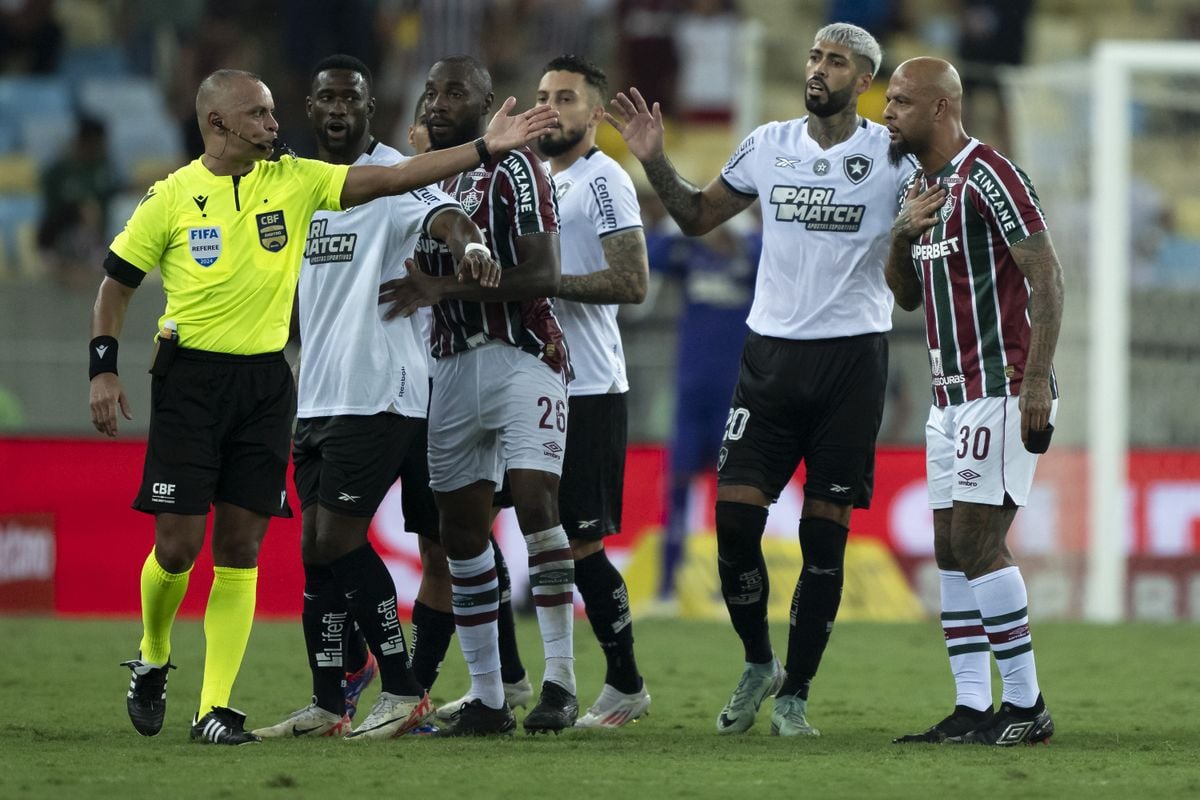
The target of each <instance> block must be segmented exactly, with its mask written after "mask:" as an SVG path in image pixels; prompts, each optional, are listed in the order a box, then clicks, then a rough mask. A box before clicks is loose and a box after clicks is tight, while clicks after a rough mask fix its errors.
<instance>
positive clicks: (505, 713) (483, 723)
mask: <svg viewBox="0 0 1200 800" xmlns="http://www.w3.org/2000/svg"><path fill="white" fill-rule="evenodd" d="M516 728H517V718H516V717H514V716H513V713H512V709H511V708H509V707H508V703H505V704H504V705H502V706H501V707H500V708H489V707H488V706H485V705H484V704H483V701H482V700H480V699H479V698H475V699H474V700H471V701H469V702H467V703H464V704H463V705H462V707H461V708H460V709H459V711H458V713H457V714H456V715H455V716H454V719H453V720H451V721H450V724H449V725H448V726H446V727H445V728H441V729H439V730H438V731H436V732H434V733H432V734H430V735H432V736H435V737H453V736H508V735H511V734H512V732H513V731H514V730H516Z"/></svg>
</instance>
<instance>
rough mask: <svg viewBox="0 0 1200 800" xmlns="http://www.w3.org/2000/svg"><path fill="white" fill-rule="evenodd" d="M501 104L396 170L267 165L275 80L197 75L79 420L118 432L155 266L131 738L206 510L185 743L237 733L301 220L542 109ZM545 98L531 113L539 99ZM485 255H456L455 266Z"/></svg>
mask: <svg viewBox="0 0 1200 800" xmlns="http://www.w3.org/2000/svg"><path fill="white" fill-rule="evenodd" d="M514 103H515V100H514V99H513V98H509V101H508V102H507V103H506V104H505V106H504V107H503V108H502V109H501V112H500V113H499V114H497V115H496V117H495V118H494V119H493V120H492V124H491V125H490V126H489V128H488V130H487V132H486V133H485V134H484V136H483V137H482V138H480V139H477V140H476V141H475V142H473V143H470V144H466V145H463V146H461V147H456V148H452V149H448V150H439V151H437V152H435V153H430V154H427V155H421V156H417V157H416V158H413V159H410V160H407V161H405V162H403V163H402V164H399V165H397V166H394V167H379V166H357V167H347V166H345V165H335V164H327V163H324V162H321V161H315V160H310V159H303V158H295V157H294V156H291V155H285V156H283V157H282V158H280V159H279V160H278V161H268V160H267V159H268V158H269V157H270V156H271V155H272V153H273V151H274V149H275V141H276V138H277V133H278V124H277V123H276V121H275V117H274V114H273V112H274V108H275V106H274V102H273V101H272V99H271V91H270V90H269V89H268V88H267V86H266V85H265V84H264V83H263V82H262V80H261V79H260V78H259V77H258V76H256V75H253V74H251V73H248V72H242V71H239V70H219V71H217V72H214V73H213V74H212V75H209V76H208V77H207V78H205V79H204V81H203V82H202V83H201V84H200V88H199V91H198V92H197V94H196V118H197V121H198V122H199V124H200V131H201V134H202V135H203V138H204V154H203V155H202V156H201V157H200V158H199V159H197V160H195V161H193V162H192V163H190V164H188V165H187V166H185V167H183V168H181V169H179V170H177V171H175V172H173V173H172V174H171V175H169V176H167V177H166V178H165V179H164V180H162V181H159V182H158V183H156V184H155V185H154V186H152V187H151V188H150V191H149V192H148V193H147V194H146V196H145V197H144V198H143V199H142V202H141V203H140V204H139V205H138V207H137V209H136V210H135V211H134V213H133V216H132V217H131V218H130V219H129V222H128V223H127V225H126V227H125V230H124V231H122V232H121V233H120V234H119V235H118V236H117V237H116V239H115V240H114V241H113V243H112V247H111V249H110V251H109V254H108V257H107V259H106V260H105V263H104V269H105V272H106V273H107V276H106V277H105V278H104V280H103V282H102V283H101V284H100V291H99V294H98V296H97V298H96V305H95V309H94V312H93V316H92V336H93V338H92V341H91V343H90V345H89V348H88V349H89V351H90V368H89V375H90V378H91V391H90V395H91V397H90V402H91V414H92V424H93V425H95V426H96V429H97V430H99V431H100V432H101V433H104V434H106V435H108V436H116V434H117V411H118V409H119V410H120V413H121V414H122V415H123V416H124V417H125V418H126V419H132V416H131V413H130V408H129V401H128V400H127V399H126V397H125V393H124V390H123V389H122V387H121V381H120V379H119V378H118V377H117V337H118V336H119V335H120V333H121V327H122V323H123V322H124V318H125V310H126V308H128V306H129V300H130V298H131V297H132V295H133V292H134V290H135V289H136V288H137V287H138V285H140V284H141V281H142V279H143V278H144V277H145V275H146V273H148V272H149V271H150V270H152V269H154V267H155V266H159V267H160V268H161V269H162V278H163V288H164V289H165V291H166V295H167V308H166V311H165V313H164V314H163V316H162V318H161V319H160V320H159V330H160V333H159V346H158V350H157V353H156V357H155V363H154V367H153V369H152V370H151V373H152V374H153V375H154V377H153V378H152V384H151V406H152V408H151V413H150V434H149V442H148V444H147V450H146V462H145V467H144V471H143V475H142V485H141V489H140V490H139V492H138V495H137V499H136V500H135V501H134V503H133V507H134V508H136V509H138V510H140V511H145V512H147V513H150V514H154V515H155V516H154V520H155V521H154V549H153V550H151V552H150V555H149V556H148V557H147V558H146V561H145V565H144V566H143V567H142V576H141V596H142V624H143V634H142V640H141V645H140V652H139V654H138V658H137V659H134V660H131V661H127V662H125V664H124V665H123V666H128V667H129V668H130V669H131V670H132V673H133V675H132V678H131V680H130V685H129V693H128V697H127V706H128V710H129V717H130V719H131V721H132V722H133V727H134V728H135V729H136V730H137V731H138V733H140V734H142V735H144V736H153V735H155V734H157V733H158V732H159V730H161V728H162V724H163V718H164V716H165V714H166V682H167V672H168V670H170V669H172V668H173V665H172V664H171V663H170V655H171V625H172V623H173V622H174V619H175V614H176V612H177V611H178V609H179V604H180V602H181V601H182V600H183V596H184V593H185V592H186V591H187V583H188V575H189V573H190V571H191V568H192V564H193V563H194V562H195V559H196V556H197V555H198V553H199V552H200V548H201V547H202V546H203V544H204V535H205V525H206V521H207V517H208V511H209V509H210V508H213V534H212V552H213V564H214V568H213V571H214V576H213V584H212V592H211V594H210V595H209V598H208V606H207V608H206V610H205V614H204V635H205V642H206V650H205V659H204V680H203V684H202V686H201V690H200V705H199V711H198V712H197V713H196V716H195V717H194V718H193V723H192V731H191V738H192V739H194V740H198V741H203V742H213V743H217V744H234V745H236V744H247V743H250V742H256V741H258V737H257V736H255V735H254V734H253V733H250V732H248V731H246V730H245V727H244V725H245V716H244V715H243V714H241V713H240V712H238V711H235V710H233V709H231V708H229V707H228V704H229V696H230V694H231V692H232V689H233V682H234V679H235V678H236V677H237V673H238V669H239V667H240V666H241V662H242V656H243V654H244V653H245V650H246V642H247V640H248V639H249V636H250V626H251V623H252V621H253V618H254V602H255V590H256V586H257V581H258V568H257V563H258V549H259V545H260V544H261V542H262V539H263V536H264V535H265V533H266V530H267V522H268V520H269V519H270V518H271V517H272V516H283V517H290V516H291V515H292V512H291V509H290V508H289V507H288V502H287V488H286V483H285V481H286V473H287V462H288V453H289V442H290V438H291V428H292V419H293V417H294V416H295V411H296V395H295V386H294V384H293V381H292V375H291V370H290V369H289V367H288V365H287V363H286V362H285V361H284V358H283V353H282V350H283V346H284V344H285V342H286V341H287V337H288V325H289V322H290V319H291V314H292V300H293V298H294V297H295V290H296V281H297V278H298V275H299V270H300V261H301V256H302V254H303V250H304V242H305V238H306V235H307V233H308V226H309V222H310V220H311V217H312V214H313V212H315V211H318V210H331V211H341V210H343V209H346V208H350V207H352V206H357V205H361V204H363V203H366V202H368V201H370V200H374V199H375V198H377V197H382V196H385V195H391V194H401V193H403V192H407V191H410V190H412V189H416V188H418V187H422V186H427V185H429V184H431V183H434V182H436V181H438V180H440V179H442V178H446V177H449V176H450V175H456V174H458V173H460V172H462V171H463V170H466V169H469V168H471V167H474V166H476V165H477V164H479V163H480V162H481V161H487V160H488V159H489V158H490V157H491V156H493V155H496V154H499V153H502V152H505V151H507V150H509V149H512V148H514V147H518V146H520V145H523V144H525V143H526V142H529V141H532V140H534V139H536V138H537V137H538V136H540V135H541V134H543V133H546V132H547V131H549V130H550V129H551V126H552V125H553V124H554V120H555V117H556V115H554V114H553V113H547V112H546V111H544V110H541V109H537V108H535V109H531V110H530V111H526V112H525V113H523V114H520V115H516V116H508V111H509V110H511V108H512V106H513V104H514ZM542 108H543V109H545V107H542ZM489 266H490V263H489V259H488V257H487V256H486V255H485V254H481V253H479V252H473V253H468V254H467V255H466V256H464V258H463V262H462V264H461V265H460V276H461V277H463V278H464V279H466V278H467V277H471V278H472V279H476V280H477V279H478V278H479V276H480V275H481V274H483V273H484V272H485V271H486V270H487V269H488V267H489Z"/></svg>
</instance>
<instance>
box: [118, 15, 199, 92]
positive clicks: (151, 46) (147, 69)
mask: <svg viewBox="0 0 1200 800" xmlns="http://www.w3.org/2000/svg"><path fill="white" fill-rule="evenodd" d="M204 7H205V0H170V2H166V3H164V2H161V0H124V2H122V3H121V16H120V19H119V22H118V25H119V28H120V31H121V38H122V41H123V43H124V44H123V49H124V51H125V58H126V61H127V62H128V64H129V68H130V69H131V70H132V71H134V72H136V73H137V74H139V75H146V76H155V75H158V76H164V75H170V74H171V73H172V72H173V71H174V69H175V66H176V63H175V62H176V60H177V59H178V56H179V50H180V48H182V47H184V46H185V43H186V42H187V41H188V40H189V39H191V38H192V36H193V35H194V34H195V33H196V31H198V30H199V29H200V28H199V26H200V19H201V17H202V16H203V15H204Z"/></svg>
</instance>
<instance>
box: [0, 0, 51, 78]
mask: <svg viewBox="0 0 1200 800" xmlns="http://www.w3.org/2000/svg"><path fill="white" fill-rule="evenodd" d="M62 42H63V32H62V27H61V26H60V25H59V24H58V22H57V21H56V20H55V19H54V0H3V2H0V72H31V73H34V74H38V75H47V74H50V73H53V72H54V71H55V69H57V68H58V58H59V56H60V55H61V53H62Z"/></svg>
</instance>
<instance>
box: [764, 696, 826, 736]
mask: <svg viewBox="0 0 1200 800" xmlns="http://www.w3.org/2000/svg"><path fill="white" fill-rule="evenodd" d="M807 711H808V701H807V700H805V699H803V698H801V697H800V695H798V694H785V695H780V696H778V697H776V698H775V708H774V709H773V710H772V711H771V735H772V736H820V735H821V732H820V731H819V730H817V729H816V728H814V727H813V726H812V725H809V724H808V718H807V717H806V716H805V712H807Z"/></svg>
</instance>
